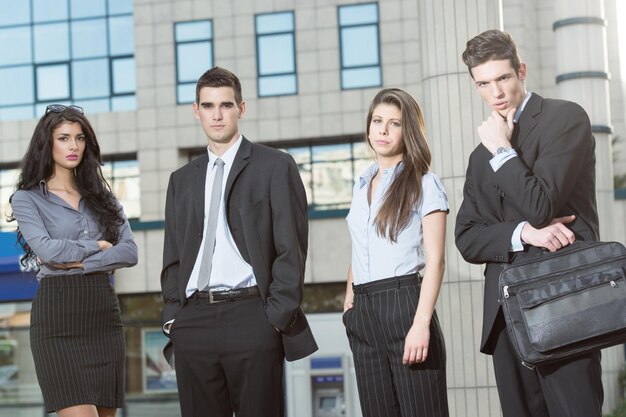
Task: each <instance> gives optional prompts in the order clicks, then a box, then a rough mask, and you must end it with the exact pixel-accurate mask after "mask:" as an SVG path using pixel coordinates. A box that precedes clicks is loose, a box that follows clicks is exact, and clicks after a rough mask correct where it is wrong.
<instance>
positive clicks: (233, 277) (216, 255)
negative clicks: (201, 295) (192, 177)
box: [186, 135, 256, 297]
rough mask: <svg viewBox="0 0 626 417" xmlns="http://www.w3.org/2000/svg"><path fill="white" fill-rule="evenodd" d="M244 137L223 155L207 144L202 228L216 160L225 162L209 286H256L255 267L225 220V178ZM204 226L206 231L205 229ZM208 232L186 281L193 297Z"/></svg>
mask: <svg viewBox="0 0 626 417" xmlns="http://www.w3.org/2000/svg"><path fill="white" fill-rule="evenodd" d="M242 138H243V137H242V136H241V135H240V136H239V139H237V142H235V143H234V144H233V145H232V146H231V147H230V148H228V150H227V151H226V152H224V154H223V155H222V156H221V157H218V156H217V155H215V154H214V153H212V152H211V151H210V150H209V149H208V147H207V152H208V153H209V164H208V167H207V172H206V181H205V184H204V196H205V197H204V223H203V228H204V229H206V223H207V221H208V220H209V206H210V204H211V190H212V189H213V180H214V178H215V170H216V169H215V160H216V159H217V158H221V159H222V161H224V176H223V177H222V178H223V180H222V201H220V208H219V212H218V217H217V230H216V233H215V251H214V252H213V262H212V267H211V277H210V278H209V288H210V289H216V290H223V289H231V288H243V287H250V286H253V285H256V279H255V278H254V274H253V272H252V266H250V264H248V263H247V262H246V261H245V260H244V259H243V258H242V257H241V253H239V249H238V248H237V245H236V244H235V241H234V239H233V235H232V234H231V233H230V229H229V228H228V222H227V221H226V212H225V203H224V198H225V195H224V189H225V188H226V181H227V179H228V175H229V173H230V169H231V168H232V166H233V161H234V160H235V155H236V154H237V151H238V150H239V146H240V145H241V141H242ZM204 229H203V230H204ZM205 237H206V234H203V236H202V243H201V244H200V249H199V250H198V256H197V258H196V263H195V265H194V266H193V270H192V271H191V276H190V277H189V282H188V283H187V288H186V294H187V297H190V296H191V295H192V294H193V293H194V292H195V291H196V290H198V274H199V272H200V264H201V261H202V254H203V252H204V245H205Z"/></svg>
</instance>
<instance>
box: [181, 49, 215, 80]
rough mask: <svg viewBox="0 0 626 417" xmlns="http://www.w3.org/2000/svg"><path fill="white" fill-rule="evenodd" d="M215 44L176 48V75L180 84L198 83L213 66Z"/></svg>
mask: <svg viewBox="0 0 626 417" xmlns="http://www.w3.org/2000/svg"><path fill="white" fill-rule="evenodd" d="M212 57H213V44H212V42H211V41H206V42H193V43H183V44H179V45H177V47H176V73H177V74H178V82H179V83H183V82H193V83H194V84H195V83H196V81H198V78H200V76H201V75H202V74H203V73H204V72H205V71H206V70H207V69H209V68H211V67H212V66H213V65H212V62H211V61H212Z"/></svg>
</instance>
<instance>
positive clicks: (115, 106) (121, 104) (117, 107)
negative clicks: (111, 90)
mask: <svg viewBox="0 0 626 417" xmlns="http://www.w3.org/2000/svg"><path fill="white" fill-rule="evenodd" d="M111 110H113V111H132V110H137V97H135V96H134V95H132V96H120V97H113V98H111Z"/></svg>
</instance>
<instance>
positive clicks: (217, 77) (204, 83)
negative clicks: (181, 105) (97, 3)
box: [196, 67, 242, 105]
mask: <svg viewBox="0 0 626 417" xmlns="http://www.w3.org/2000/svg"><path fill="white" fill-rule="evenodd" d="M204 87H231V88H232V89H233V90H234V91H235V101H236V102H237V105H239V104H241V101H242V98H241V83H240V82H239V78H237V76H236V75H235V74H233V73H232V72H230V71H228V70H227V69H225V68H220V67H213V68H211V69H210V70H208V71H207V72H205V73H204V74H202V76H201V77H200V79H198V83H197V84H196V104H200V90H202V89H203V88H204Z"/></svg>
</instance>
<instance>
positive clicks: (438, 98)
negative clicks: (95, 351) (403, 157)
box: [0, 0, 626, 417]
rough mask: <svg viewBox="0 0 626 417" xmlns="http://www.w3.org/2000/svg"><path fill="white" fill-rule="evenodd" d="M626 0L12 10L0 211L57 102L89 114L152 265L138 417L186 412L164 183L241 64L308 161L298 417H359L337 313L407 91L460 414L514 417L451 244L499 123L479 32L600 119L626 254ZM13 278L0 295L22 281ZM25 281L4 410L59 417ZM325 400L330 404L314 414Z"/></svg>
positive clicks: (1, 322)
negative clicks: (350, 213) (418, 133)
mask: <svg viewBox="0 0 626 417" xmlns="http://www.w3.org/2000/svg"><path fill="white" fill-rule="evenodd" d="M619 3H620V2H619V0H573V1H572V0H569V1H566V0H547V1H546V0H544V1H540V0H530V1H522V0H501V1H498V0H463V1H460V2H459V1H452V0H443V1H440V0H378V1H357V0H311V1H295V0H233V1H220V2H218V1H212V0H134V1H132V0H90V1H88V2H84V1H79V0H54V1H52V0H17V1H15V0H13V1H9V0H0V207H1V208H2V212H3V215H4V214H6V213H8V212H10V209H9V206H8V198H9V196H10V194H11V193H12V191H13V188H12V187H13V185H14V184H15V182H16V173H17V166H18V164H19V162H20V159H21V157H22V155H23V154H24V153H25V151H26V147H27V146H28V142H29V139H30V136H31V134H32V132H33V129H34V127H35V124H36V122H37V119H38V118H39V117H40V116H41V115H42V114H43V111H44V109H45V106H46V105H47V104H49V103H52V102H58V103H65V104H76V105H80V106H82V107H84V109H85V113H86V114H87V116H88V117H89V119H90V120H91V121H92V123H93V125H94V128H95V131H96V133H97V135H98V140H99V142H100V146H101V149H102V151H103V154H104V156H105V166H104V171H105V174H106V176H107V178H109V179H110V181H111V184H112V186H113V189H114V191H115V192H116V194H117V195H118V196H119V197H120V199H121V200H122V203H123V204H124V207H125V209H126V212H127V214H128V216H129V217H130V218H131V219H132V220H131V225H132V227H133V231H134V234H135V239H136V241H137V244H138V246H139V264H138V265H137V266H136V267H134V268H130V269H125V270H121V271H119V272H117V273H116V275H115V287H116V290H117V292H118V294H119V297H120V303H121V307H122V311H123V315H124V321H125V324H126V340H127V351H128V358H127V371H128V372H127V373H128V377H127V398H128V406H127V409H125V410H124V413H125V414H124V415H127V416H140V415H150V416H157V415H163V416H176V415H178V405H177V400H176V394H175V380H174V378H173V374H172V371H171V370H169V368H168V367H167V365H166V364H165V363H164V360H163V358H162V357H161V356H160V352H159V350H160V347H161V346H162V344H163V337H164V336H162V335H161V333H160V325H161V323H160V308H161V299H160V283H159V275H160V269H161V255H162V242H163V218H164V206H165V194H166V187H167V184H168V178H169V175H170V173H171V172H172V171H173V170H175V169H177V168H178V167H180V166H181V165H183V164H184V163H186V162H187V161H189V160H190V159H191V158H193V157H195V156H197V155H199V154H200V153H201V152H205V151H206V137H205V135H204V133H203V131H202V130H201V128H200V126H199V123H198V122H197V121H196V120H195V119H194V116H193V110H192V105H191V103H192V102H193V101H194V99H195V81H196V80H197V78H198V77H199V76H200V75H201V74H202V73H203V72H204V71H205V70H206V69H208V68H210V67H212V66H214V65H218V66H221V67H225V68H228V69H230V70H232V71H233V72H234V73H235V74H237V75H238V76H239V78H240V79H241V82H242V87H243V97H244V100H245V101H246V103H247V108H246V113H245V115H244V118H243V120H242V121H241V130H242V133H243V134H244V135H245V136H246V137H247V138H249V139H250V140H252V141H255V142H259V143H264V144H268V145H270V146H273V147H277V148H279V149H282V150H285V151H287V152H290V153H291V154H292V156H293V157H294V159H295V160H296V162H297V164H298V166H299V168H300V172H301V175H302V179H303V182H304V183H305V188H306V191H307V197H308V201H309V217H310V238H309V253H308V261H307V270H306V280H305V283H306V288H305V309H306V311H307V314H308V316H309V319H310V321H311V322H312V326H313V329H314V331H315V332H316V335H317V337H318V340H319V341H320V351H319V352H317V353H316V354H315V355H314V357H312V358H307V359H305V360H303V361H301V362H298V363H294V364H289V365H288V366H287V375H286V382H287V383H286V386H287V393H288V407H287V409H288V411H289V415H290V416H292V417H293V416H298V417H300V416H305V417H306V416H316V415H324V416H331V415H334V414H332V413H334V412H340V411H341V410H340V408H341V407H340V406H341V404H343V407H344V408H343V410H345V411H346V414H345V415H346V416H354V417H356V416H359V415H360V413H359V411H358V401H357V399H356V394H355V392H356V391H354V385H353V383H354V381H353V371H352V369H351V366H350V361H351V357H350V352H349V349H348V346H347V341H346V340H343V339H341V338H342V335H343V329H342V324H341V319H340V314H339V312H340V310H341V306H342V301H343V294H344V291H345V279H346V273H347V269H348V266H349V263H350V239H349V233H348V229H347V226H346V222H345V216H346V214H347V209H348V207H349V203H350V198H351V191H352V185H353V183H354V181H355V179H357V178H358V175H359V174H360V172H361V171H362V170H363V169H364V168H365V167H366V166H368V165H369V164H370V163H371V155H370V154H369V152H368V149H367V147H366V146H365V145H364V144H363V132H364V130H365V117H366V115H367V110H368V106H369V102H370V101H371V99H372V98H373V97H374V95H375V94H376V92H377V91H378V90H379V89H380V88H383V87H399V88H403V89H405V90H407V91H408V92H410V93H411V94H413V95H414V96H415V97H416V99H417V101H418V102H419V103H420V105H421V106H422V109H423V111H424V113H425V116H426V120H427V131H428V136H429V140H430V145H431V148H432V150H433V164H432V170H433V171H434V172H436V173H437V174H438V175H439V176H440V177H441V179H442V181H443V184H444V186H445V188H446V190H447V193H448V197H449V202H450V207H451V211H450V215H449V216H448V225H447V226H448V227H447V234H446V238H447V244H446V266H447V267H446V273H445V277H444V284H443V287H442V291H441V296H440V300H439V302H438V305H437V310H438V314H439V318H440V321H441V323H442V328H443V331H444V336H445V340H446V344H447V353H448V362H447V364H448V374H447V376H448V394H449V400H450V411H451V415H453V416H458V417H463V416H468V417H469V416H480V417H483V416H499V415H500V414H501V411H500V404H499V402H498V395H497V390H496V387H495V378H494V375H493V369H492V366H491V359H490V358H489V357H488V356H485V355H482V354H480V353H479V352H478V343H479V339H480V327H481V320H482V291H483V278H482V267H480V266H475V265H469V264H467V263H466V262H464V261H463V259H462V258H461V257H460V255H459V254H458V252H457V250H456V248H455V246H454V236H453V231H454V219H455V216H456V212H457V210H458V208H459V206H460V204H461V200H462V188H463V183H464V178H465V169H466V167H467V160H468V156H469V153H470V152H471V151H472V149H473V148H474V147H475V146H476V144H477V143H478V142H479V140H478V138H477V136H476V133H475V132H476V126H477V125H478V124H479V123H480V122H481V121H482V120H483V119H484V118H485V116H486V115H487V114H488V110H487V109H486V108H485V107H484V106H483V104H482V103H481V101H480V99H479V98H478V95H477V94H475V92H474V91H472V90H473V88H474V87H473V85H472V83H471V82H470V77H469V75H468V73H467V69H466V68H465V67H464V65H463V63H462V61H461V59H460V55H461V53H462V51H463V49H464V47H465V42H466V41H467V39H469V38H471V37H472V36H474V35H476V34H477V33H479V32H481V31H483V30H486V29H489V28H503V29H504V30H506V31H508V32H510V33H511V34H512V35H513V37H514V38H515V39H516V41H517V42H518V46H519V49H520V54H521V56H522V59H523V60H524V61H525V62H527V64H528V68H529V70H528V79H527V83H526V84H527V87H528V89H529V90H530V91H536V92H538V93H540V94H541V95H543V96H545V97H555V98H567V99H571V100H574V101H577V102H579V103H580V104H581V105H583V107H585V109H586V110H587V112H588V113H589V115H590V117H591V119H592V124H593V126H594V134H595V136H596V141H597V146H596V157H597V161H598V167H597V178H598V194H597V198H598V204H599V209H600V221H601V234H602V238H603V240H618V241H621V242H624V241H625V239H626V224H625V222H624V219H625V218H626V199H625V198H626V195H624V190H623V189H617V190H615V189H614V188H615V187H614V184H613V178H614V177H620V176H623V175H624V174H626V145H625V144H624V142H626V115H625V112H626V103H625V100H626V84H625V83H624V82H623V81H622V80H625V79H626V78H624V77H625V76H626V71H625V68H626V62H622V61H620V58H621V59H626V55H622V56H620V54H619V50H620V48H624V47H625V45H624V43H625V41H624V39H626V38H625V37H624V36H623V35H622V36H621V37H620V32H619V30H618V29H619V24H618V23H619V22H620V20H619V19H620V17H622V19H623V18H626V16H624V15H623V14H621V15H620V13H619V12H620V11H621V10H620V7H621V5H620V4H619ZM9 10H10V12H8V11H9ZM5 11H7V12H6V13H5ZM622 12H623V11H622ZM623 23H624V22H622V23H621V24H622V26H623ZM622 187H626V185H622ZM618 188H619V187H618ZM3 217H4V216H3ZM0 225H2V230H3V231H4V233H7V234H11V233H12V230H14V228H15V224H14V223H7V222H6V221H4V219H2V220H0ZM2 241H3V240H0V242H2ZM5 258H6V264H7V265H9V266H7V268H8V269H11V268H12V269H11V271H12V272H11V274H12V275H11V276H14V275H15V273H16V271H15V267H14V265H15V263H16V261H15V259H16V255H15V254H11V256H9V254H8V252H7V256H5V252H4V250H3V253H2V257H1V258H0V261H2V262H4V259H5ZM2 265H3V263H1V262H0V293H2V292H3V291H4V288H9V287H5V283H4V282H8V279H9V278H8V275H9V274H8V273H6V274H5V273H4V270H3V269H1V267H2ZM10 265H13V266H10ZM5 275H6V276H7V278H5ZM23 275H26V276H27V277H24V280H25V281H24V282H26V281H28V282H29V284H28V285H30V287H29V289H27V290H23V287H20V286H19V285H18V287H19V288H18V289H16V290H11V291H9V292H5V294H4V295H3V296H1V297H0V416H4V415H6V416H15V415H24V416H26V415H41V410H42V406H41V397H40V394H39V392H38V387H37V383H36V378H35V375H34V369H33V365H32V359H31V356H30V350H29V342H28V323H29V311H30V299H31V297H32V291H33V289H32V288H33V287H32V286H33V281H32V280H33V278H32V274H29V273H24V274H23ZM11 279H13V278H11ZM3 280H7V281H3ZM25 285H26V284H25ZM11 288H13V287H11ZM20 291H22V292H20ZM24 291H25V292H24ZM623 364H624V349H623V347H615V348H611V349H607V350H605V351H604V353H603V367H604V374H603V380H604V387H605V411H607V412H608V411H610V410H611V409H612V408H613V407H615V405H616V404H617V403H618V402H619V400H620V398H621V397H620V395H621V393H620V392H619V387H618V382H617V379H618V372H619V371H620V369H622V368H623ZM329 398H330V399H332V398H334V399H335V400H332V401H331V400H329ZM324 401H326V402H324ZM333 401H335V402H333ZM296 404H298V405H296ZM303 404H305V405H303ZM321 404H326V406H327V409H326V410H319V409H316V408H315V407H316V406H320V407H321ZM309 405H310V406H309ZM320 407H318V408H320ZM333 407H334V408H333ZM316 410H317V411H316ZM322 412H325V413H326V414H323V413H322Z"/></svg>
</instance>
